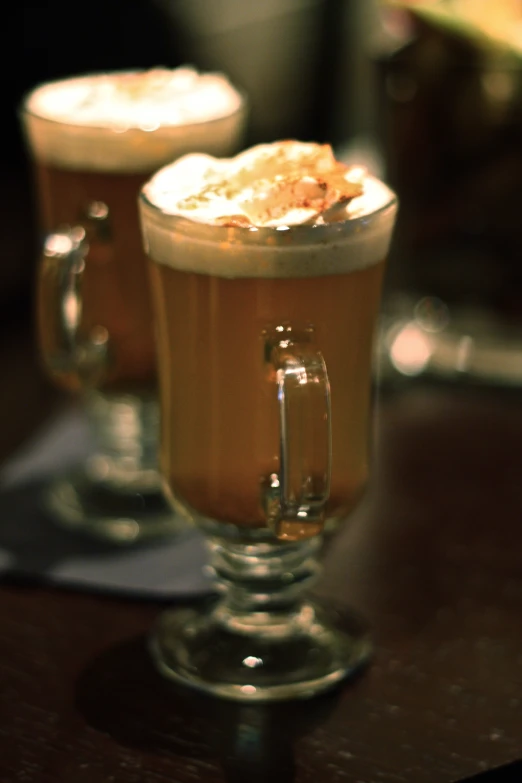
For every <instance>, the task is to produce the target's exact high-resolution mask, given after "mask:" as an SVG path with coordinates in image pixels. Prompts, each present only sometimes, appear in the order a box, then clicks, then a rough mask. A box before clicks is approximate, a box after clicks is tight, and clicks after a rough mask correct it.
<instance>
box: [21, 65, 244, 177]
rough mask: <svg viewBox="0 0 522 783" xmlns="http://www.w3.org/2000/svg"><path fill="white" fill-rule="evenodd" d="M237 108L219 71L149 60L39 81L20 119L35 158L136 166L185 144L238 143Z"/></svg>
mask: <svg viewBox="0 0 522 783" xmlns="http://www.w3.org/2000/svg"><path fill="white" fill-rule="evenodd" d="M244 109H245V107H244V102H243V99H242V97H241V95H240V93H239V92H238V91H237V90H236V89H235V88H234V87H233V86H232V85H231V84H230V82H229V81H228V80H227V79H226V77H225V76H223V75H221V74H200V73H198V72H197V71H195V70H194V69H192V68H178V69H176V70H168V69H164V68H156V69H152V70H150V71H132V72H125V73H110V74H98V75H90V76H82V77H78V78H73V79H66V80H64V81H60V82H53V83H50V84H45V85H42V86H41V87H38V88H37V89H36V90H34V91H33V92H32V93H30V95H29V96H28V97H27V99H26V101H25V104H24V112H23V120H24V126H25V129H26V133H27V136H28V140H29V144H30V147H31V149H32V150H33V152H34V155H35V157H36V158H37V159H39V160H41V161H44V162H46V163H50V164H52V165H57V166H60V167H63V168H73V169H86V170H96V171H132V172H137V171H153V170H154V169H157V168H159V166H162V165H164V164H165V163H166V162H168V161H169V160H172V158H175V157H178V156H180V155H184V154H185V153H187V152H189V151H191V152H192V151H204V152H209V153H211V154H217V155H223V154H229V153H230V152H232V151H234V150H235V149H236V148H237V145H238V142H239V137H240V134H241V131H242V127H243V120H244V113H245V112H244Z"/></svg>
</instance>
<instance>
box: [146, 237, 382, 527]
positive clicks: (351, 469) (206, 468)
mask: <svg viewBox="0 0 522 783" xmlns="http://www.w3.org/2000/svg"><path fill="white" fill-rule="evenodd" d="M247 253H248V250H245V256H246V255H247ZM245 263H248V258H246V257H245ZM383 270H384V262H383V261H381V262H379V263H375V264H373V265H372V266H369V267H366V268H364V269H357V270H354V271H350V272H344V273H342V274H333V275H327V276H326V275H325V276H320V277H302V278H296V277H292V278H277V279H275V278H235V279H229V278H224V277H217V276H212V275H206V274H196V273H191V272H185V271H179V270H176V269H174V268H172V267H170V266H167V265H164V264H159V263H151V264H150V271H151V283H152V286H151V287H152V296H153V302H154V306H155V310H156V318H157V333H158V365H159V376H160V379H159V380H160V400H161V452H160V461H161V468H162V473H163V476H164V479H165V484H166V485H168V486H169V487H170V489H171V490H172V492H173V493H174V494H175V495H176V496H177V497H179V498H181V499H182V500H184V501H186V502H187V503H188V504H189V505H190V506H192V507H194V508H195V509H197V511H198V513H199V514H203V515H206V516H208V517H210V518H212V519H214V520H218V521H220V522H225V523H233V524H234V525H237V526H239V527H248V528H255V527H264V526H266V515H265V513H264V511H263V506H262V495H263V487H265V486H266V482H267V481H268V480H269V477H270V475H271V474H274V473H275V474H277V473H278V472H279V467H280V466H279V461H280V460H279V452H278V444H279V419H278V403H277V385H276V378H275V372H274V367H273V365H271V363H270V361H268V360H267V350H266V348H267V335H270V334H273V330H274V329H275V327H277V326H278V325H279V324H282V323H285V324H289V325H291V326H293V328H294V329H297V330H299V329H303V330H308V332H309V333H310V334H311V335H312V342H313V345H314V346H315V347H317V349H318V350H319V351H321V352H322V354H323V356H324V359H325V361H326V366H327V369H328V374H329V379H330V384H331V402H332V475H331V493H330V499H329V501H328V504H327V507H326V516H327V517H329V518H331V517H340V518H343V517H345V516H347V515H348V514H349V513H350V511H351V510H352V509H353V507H354V506H355V505H356V504H357V502H358V500H359V498H360V495H361V493H362V492H363V490H364V487H365V484H366V481H367V477H368V459H369V453H368V452H369V431H370V421H369V420H370V411H371V393H370V384H371V363H372V340H373V331H374V327H375V323H376V317H377V311H378V307H379V301H380V293H381V283H382V277H383ZM296 436H297V437H299V433H296ZM323 469H324V467H323Z"/></svg>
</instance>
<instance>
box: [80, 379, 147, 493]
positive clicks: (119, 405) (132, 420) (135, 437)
mask: <svg viewBox="0 0 522 783" xmlns="http://www.w3.org/2000/svg"><path fill="white" fill-rule="evenodd" d="M85 403H86V404H85V408H86V413H87V417H88V419H89V423H90V426H91V430H92V435H93V439H94V446H95V454H94V455H93V457H91V459H90V460H89V465H88V469H89V473H90V474H91V476H92V478H93V479H94V480H97V481H101V482H103V483H105V484H106V485H112V486H113V487H115V488H121V489H125V488H126V487H129V488H130V489H137V490H142V491H148V490H155V489H158V488H159V476H158V472H157V447H158V430H159V411H158V404H157V400H156V399H155V398H153V397H152V396H151V397H150V398H148V397H144V396H138V395H130V394H126V395H123V394H121V395H111V394H102V393H98V392H91V393H89V394H88V396H87V398H86V400H85Z"/></svg>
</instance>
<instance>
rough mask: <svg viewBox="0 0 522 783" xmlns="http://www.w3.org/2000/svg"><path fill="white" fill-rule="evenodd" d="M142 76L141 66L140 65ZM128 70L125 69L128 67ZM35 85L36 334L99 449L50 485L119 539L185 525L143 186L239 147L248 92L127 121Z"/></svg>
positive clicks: (71, 83) (61, 505) (77, 513)
mask: <svg viewBox="0 0 522 783" xmlns="http://www.w3.org/2000/svg"><path fill="white" fill-rule="evenodd" d="M131 75H132V74H131ZM120 76H121V75H120ZM96 78H105V79H107V78H111V75H110V74H109V75H103V76H101V77H79V78H78V79H68V80H65V81H62V82H56V83H54V84H48V85H44V86H43V87H39V88H37V89H36V90H34V91H33V92H32V93H31V94H29V96H28V97H27V98H26V100H25V102H24V106H23V110H22V122H23V126H24V130H25V134H26V137H27V143H28V146H29V150H30V152H31V154H32V157H33V159H34V164H35V173H36V183H37V195H38V201H39V210H40V222H41V225H42V227H43V229H44V231H45V232H50V233H47V236H46V238H45V241H44V245H43V254H42V258H41V261H40V264H39V269H38V308H37V309H38V339H39V344H40V353H41V355H42V358H43V362H44V365H45V368H46V370H47V372H48V374H49V375H50V377H51V378H52V379H53V381H54V382H55V383H56V384H57V385H59V386H61V387H65V388H66V389H68V390H71V391H76V392H80V393H81V394H82V396H83V402H84V408H85V412H86V414H87V417H88V422H89V426H90V431H91V434H92V439H93V441H94V445H95V453H94V454H93V456H92V457H91V458H89V459H88V460H87V462H86V464H85V465H84V466H83V467H82V468H81V469H80V470H79V471H76V472H75V473H73V474H71V475H64V476H60V477H58V479H57V480H56V481H55V482H54V483H53V484H52V485H51V487H50V489H49V491H48V494H47V498H46V501H47V505H48V506H49V508H50V510H51V511H52V512H53V514H54V516H55V517H56V519H57V520H59V521H61V522H63V523H66V524H67V525H68V526H72V527H74V528H77V529H82V530H83V531H84V532H88V533H91V534H94V535H96V536H101V537H103V538H106V539H110V540H112V541H115V542H123V543H125V542H132V541H135V540H136V539H137V538H140V537H142V536H148V535H157V534H163V533H171V532H176V530H177V529H178V527H179V525H180V524H181V520H179V519H176V518H175V517H174V515H173V514H172V511H171V509H170V508H169V507H168V505H167V504H166V503H165V500H164V496H163V493H162V490H161V482H160V479H159V475H158V470H157V448H158V445H157V444H158V404H157V390H156V383H157V381H156V362H155V348H154V335H153V324H152V309H151V303H150V294H149V282H148V276H147V268H146V259H145V257H144V253H143V247H142V239H141V234H140V228H139V219H138V212H137V197H138V193H139V189H140V187H141V185H142V184H143V183H144V182H145V181H146V180H147V179H148V177H150V175H151V174H152V173H153V172H154V171H155V170H156V169H157V168H159V167H160V166H162V165H164V164H165V163H167V162H170V161H171V160H173V159H175V158H176V157H178V156H181V155H183V154H185V153H186V152H188V151H202V152H208V153H211V154H214V155H226V154H229V153H230V152H232V151H235V150H236V149H238V148H239V144H240V138H241V135H242V131H243V126H244V120H245V103H244V100H243V98H242V97H241V96H239V95H238V94H237V101H236V104H235V106H234V109H233V110H232V111H230V112H229V113H228V114H226V115H225V116H220V117H218V118H216V119H209V120H205V121H203V122H196V123H191V124H184V125H179V124H178V125H168V124H163V125H162V124H151V126H150V127H129V128H121V127H116V126H113V125H112V124H111V123H109V122H105V123H101V124H100V125H99V126H93V125H81V124H75V123H74V119H73V120H70V121H69V120H65V119H50V118H49V116H47V114H46V116H44V115H43V114H42V113H40V112H39V110H38V106H37V105H36V107H35V104H37V99H38V94H39V92H40V91H42V90H47V91H52V90H53V89H54V88H56V90H60V89H61V88H62V87H63V86H64V85H65V87H66V88H67V89H69V88H71V89H75V88H76V85H80V87H81V84H82V81H83V80H84V79H90V80H92V79H96Z"/></svg>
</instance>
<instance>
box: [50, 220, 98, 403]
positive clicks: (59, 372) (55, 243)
mask: <svg viewBox="0 0 522 783" xmlns="http://www.w3.org/2000/svg"><path fill="white" fill-rule="evenodd" d="M88 251H89V242H88V239H87V235H86V230H85V228H83V226H75V227H73V228H67V229H65V230H63V231H60V232H57V233H53V234H49V235H48V236H47V237H46V239H45V242H44V248H43V253H42V258H41V261H40V264H39V269H38V278H39V279H38V331H39V341H40V349H41V353H42V355H43V359H44V363H45V365H46V367H47V369H48V370H49V372H50V374H51V376H52V377H53V379H54V380H55V381H56V382H57V383H59V384H60V385H62V386H65V387H66V388H68V389H80V388H86V387H96V386H98V385H99V384H100V382H101V381H102V380H103V377H104V376H105V373H106V370H107V366H108V333H107V330H106V329H105V328H104V327H102V326H96V327H94V328H93V329H91V331H90V333H89V334H88V335H87V336H86V337H82V336H80V326H81V321H82V293H81V291H82V281H83V273H84V269H85V264H86V257H87V253H88Z"/></svg>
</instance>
